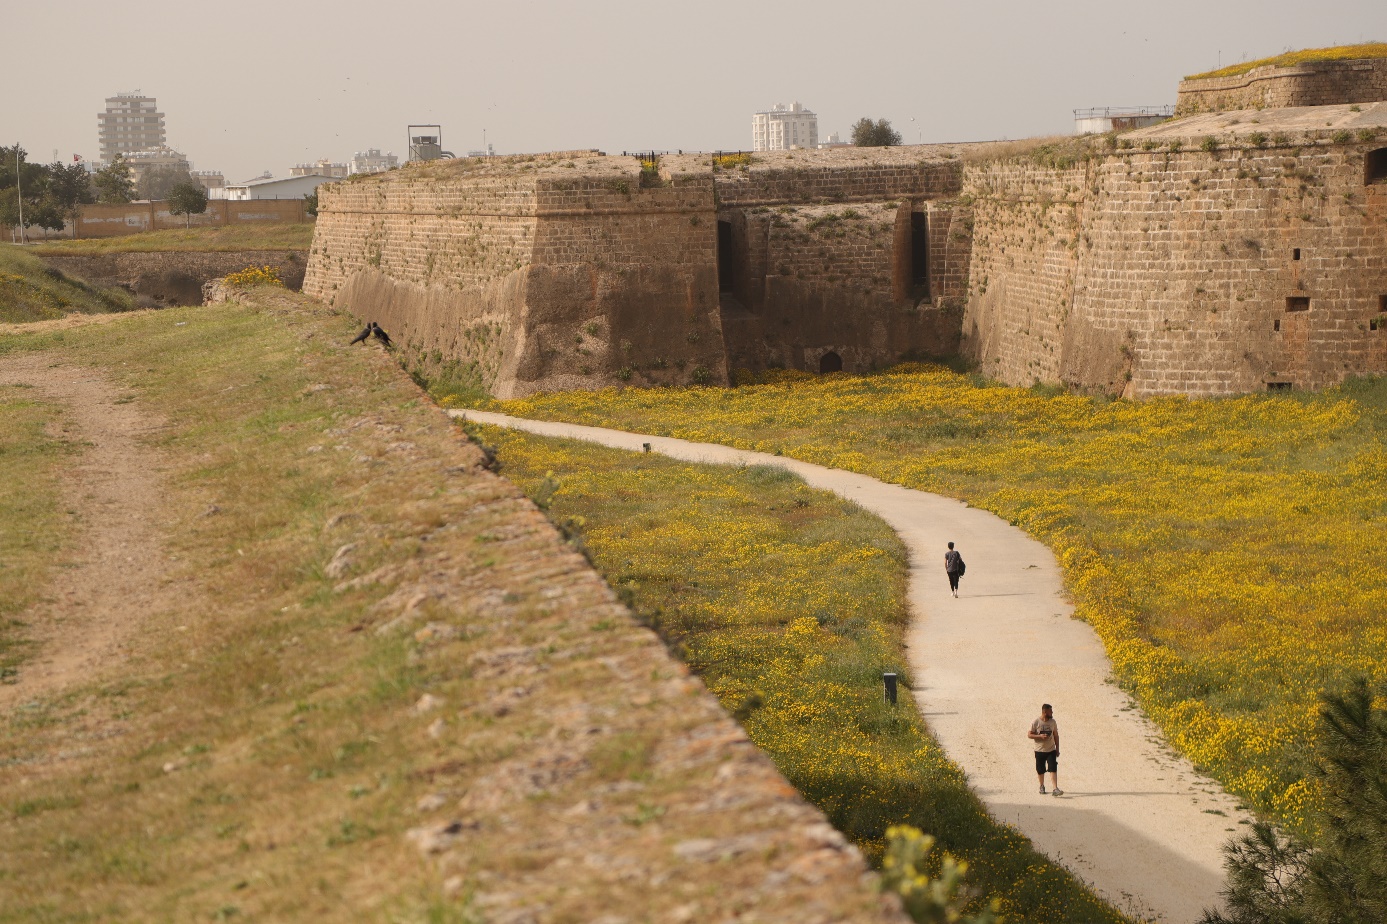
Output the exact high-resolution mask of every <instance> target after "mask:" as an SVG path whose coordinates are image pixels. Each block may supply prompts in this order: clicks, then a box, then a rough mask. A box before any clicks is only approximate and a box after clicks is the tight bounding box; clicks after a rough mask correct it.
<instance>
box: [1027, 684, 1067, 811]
mask: <svg viewBox="0 0 1387 924" xmlns="http://www.w3.org/2000/svg"><path fill="white" fill-rule="evenodd" d="M1026 737H1027V738H1030V739H1031V740H1032V741H1034V742H1035V775H1036V776H1038V777H1039V778H1040V794H1041V795H1042V796H1043V795H1045V772H1046V771H1047V770H1048V771H1049V772H1050V782H1051V784H1052V785H1053V786H1054V790H1053V791H1054V794H1055V795H1057V796H1062V795H1064V790H1063V789H1060V770H1059V762H1060V727H1059V724H1058V723H1057V722H1056V721H1055V711H1054V709H1052V708H1050V704H1049V703H1046V704H1045V705H1043V706H1041V707H1040V718H1038V719H1036V720H1035V721H1034V722H1032V723H1031V730H1030V731H1029V732H1028V733H1027V734H1026Z"/></svg>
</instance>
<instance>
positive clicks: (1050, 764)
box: [1035, 751, 1060, 773]
mask: <svg viewBox="0 0 1387 924" xmlns="http://www.w3.org/2000/svg"><path fill="white" fill-rule="evenodd" d="M1059 765H1060V752H1059V751H1036V752H1035V772H1036V773H1045V772H1047V771H1048V772H1050V773H1058V772H1059Z"/></svg>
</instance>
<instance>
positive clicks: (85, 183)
mask: <svg viewBox="0 0 1387 924" xmlns="http://www.w3.org/2000/svg"><path fill="white" fill-rule="evenodd" d="M46 200H47V203H48V205H49V207H51V208H52V209H54V210H55V211H57V213H58V214H59V215H61V216H62V217H63V219H64V221H67V222H71V223H72V236H73V237H76V236H77V219H78V218H79V217H80V216H81V214H82V206H84V205H90V204H91V203H93V202H95V201H96V196H95V195H94V194H93V193H92V183H91V176H90V175H89V174H88V173H87V168H86V167H85V166H83V165H82V164H62V163H58V162H56V161H54V162H53V163H52V164H50V165H49V166H48V189H47V191H46Z"/></svg>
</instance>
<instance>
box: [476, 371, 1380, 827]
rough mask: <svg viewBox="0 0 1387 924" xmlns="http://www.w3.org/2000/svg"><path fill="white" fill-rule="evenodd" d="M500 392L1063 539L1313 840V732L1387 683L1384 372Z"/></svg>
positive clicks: (1263, 795)
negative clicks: (1156, 380) (1235, 392)
mask: <svg viewBox="0 0 1387 924" xmlns="http://www.w3.org/2000/svg"><path fill="white" fill-rule="evenodd" d="M783 378H784V380H783V381H780V382H776V383H771V384H764V385H756V386H747V387H741V388H735V389H696V388H695V389H652V390H639V389H627V390H624V391H620V390H615V389H609V390H606V391H602V392H573V393H565V394H556V395H538V396H534V397H532V398H528V399H521V400H515V401H508V402H497V403H496V404H495V406H496V407H497V409H500V410H505V411H507V412H509V413H513V414H517V415H519V416H524V417H536V418H543V419H551V420H567V421H571V422H574V423H582V424H589V425H593V426H605V427H616V428H619V429H624V430H633V431H637V432H645V433H654V434H658V435H668V436H676V437H680V438H683V439H688V440H694V441H703V442H718V443H724V444H728V445H733V446H737V447H740V448H745V449H752V450H758V451H762V452H772V453H782V454H784V455H787V456H793V457H795V458H800V459H804V460H806V461H810V462H815V463H818V464H821V465H828V466H833V467H838V468H844V469H848V470H851V471H857V472H862V473H864V474H869V475H873V476H875V477H877V478H881V479H882V480H884V481H887V482H892V483H898V484H903V485H906V486H909V487H914V488H919V489H922V490H929V491H934V492H937V493H941V494H945V495H949V496H953V497H958V498H961V499H964V500H967V501H969V502H970V503H972V504H973V505H974V506H978V507H982V508H984V509H987V510H991V511H993V512H995V513H997V514H998V515H1000V516H1001V517H1003V518H1004V519H1006V520H1008V521H1010V522H1011V523H1013V524H1016V525H1018V526H1020V527H1022V528H1023V529H1025V530H1027V531H1028V532H1030V533H1031V534H1032V535H1035V536H1036V537H1037V538H1039V539H1041V540H1042V541H1044V542H1046V543H1047V544H1048V545H1049V546H1050V547H1051V548H1052V549H1053V550H1054V551H1055V552H1056V555H1057V557H1058V558H1059V561H1060V564H1061V566H1062V567H1063V569H1064V572H1065V579H1066V584H1067V587H1068V589H1069V591H1070V593H1071V594H1072V596H1073V597H1074V599H1075V601H1076V604H1077V614H1078V615H1079V616H1080V617H1081V618H1084V619H1086V620H1088V621H1089V622H1090V623H1091V624H1092V625H1093V626H1094V627H1095V629H1096V630H1097V632H1098V634H1099V636H1100V637H1101V638H1102V640H1103V642H1104V645H1105V647H1106V649H1107V652H1108V654H1109V657H1110V658H1111V659H1112V662H1113V666H1114V673H1115V675H1116V677H1117V679H1118V681H1119V682H1120V683H1121V684H1122V686H1123V687H1124V688H1125V689H1126V690H1128V691H1129V692H1131V693H1132V695H1133V696H1134V697H1135V698H1136V699H1137V700H1138V702H1139V703H1140V704H1141V706H1142V708H1143V709H1144V710H1145V711H1146V713H1147V714H1148V715H1150V716H1151V717H1152V718H1153V719H1154V720H1155V721H1156V722H1157V724H1158V725H1160V727H1161V729H1162V731H1163V732H1164V733H1165V734H1166V736H1167V738H1168V740H1169V741H1170V742H1171V743H1172V744H1173V745H1174V746H1175V747H1176V748H1177V749H1179V750H1181V751H1182V752H1184V753H1185V754H1186V755H1187V756H1189V757H1190V758H1191V759H1192V760H1193V762H1194V763H1195V764H1196V765H1197V766H1199V767H1202V768H1203V769H1204V770H1205V771H1207V772H1208V773H1210V774H1211V775H1213V776H1214V777H1215V778H1216V779H1218V780H1219V781H1220V782H1222V783H1223V784H1224V785H1225V787H1226V788H1227V789H1228V790H1229V791H1231V792H1233V793H1235V794H1236V795H1238V796H1239V797H1241V798H1242V799H1244V800H1245V801H1246V802H1247V804H1248V805H1250V806H1252V807H1254V808H1255V809H1256V810H1257V811H1259V812H1261V813H1263V814H1265V815H1267V816H1270V817H1272V818H1275V819H1276V820H1277V821H1279V822H1281V823H1283V824H1285V825H1288V826H1289V827H1291V828H1292V829H1294V830H1297V831H1300V832H1302V833H1305V834H1307V836H1313V830H1312V828H1313V819H1314V817H1315V811H1314V810H1315V807H1316V805H1317V803H1318V799H1319V795H1318V789H1317V784H1316V781H1315V778H1314V776H1313V775H1312V774H1311V773H1310V766H1311V755H1310V747H1309V743H1308V741H1307V739H1306V736H1305V735H1304V734H1303V729H1304V728H1305V727H1308V723H1310V722H1311V721H1312V720H1313V717H1314V715H1315V712H1316V710H1317V708H1318V702H1319V697H1320V695H1321V694H1322V693H1324V692H1326V691H1333V690H1338V689H1342V688H1344V687H1345V686H1346V685H1347V684H1348V683H1349V682H1350V681H1351V679H1352V678H1353V677H1355V676H1360V675H1361V676H1368V677H1370V678H1376V679H1378V680H1387V632H1384V631H1383V628H1382V622H1381V614H1382V613H1384V612H1387V569H1384V568H1383V567H1382V562H1383V542H1382V538H1383V536H1384V534H1385V532H1384V531H1385V530H1387V453H1384V450H1383V446H1384V442H1385V441H1387V379H1376V380H1357V381H1352V382H1349V383H1348V384H1346V385H1345V386H1343V387H1342V388H1338V389H1332V390H1329V391H1327V392H1325V393H1322V394H1305V393H1302V394H1293V395H1289V396H1280V395H1277V396H1273V395H1266V394H1258V395H1248V396H1242V397H1236V398H1228V399H1220V400H1188V399H1185V398H1179V397H1172V398H1163V399H1153V400H1149V401H1141V402H1130V401H1109V400H1105V399H1100V398H1089V397H1082V396H1078V395H1070V394H1063V393H1056V392H1054V391H1052V390H1046V389H1021V388H1003V387H998V386H992V385H989V384H988V383H985V382H981V381H978V380H976V379H975V378H971V377H968V376H962V375H957V374H954V373H950V372H947V371H945V370H942V369H939V368H937V367H911V366H906V367H901V368H898V369H896V370H891V371H888V372H885V373H881V374H876V375H861V376H846V375H838V376H828V377H817V376H803V375H800V376H785V377H783Z"/></svg>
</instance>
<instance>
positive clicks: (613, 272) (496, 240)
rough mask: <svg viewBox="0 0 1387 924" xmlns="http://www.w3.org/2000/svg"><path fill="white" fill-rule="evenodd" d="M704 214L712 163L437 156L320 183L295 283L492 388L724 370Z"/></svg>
mask: <svg viewBox="0 0 1387 924" xmlns="http://www.w3.org/2000/svg"><path fill="white" fill-rule="evenodd" d="M713 227H714V208H713V189H712V181H711V177H710V176H703V177H687V176H683V175H676V174H672V173H665V174H664V175H662V176H660V177H654V178H652V177H648V176H647V177H643V176H642V173H641V169H640V162H639V161H637V160H636V159H634V158H607V157H601V156H597V155H595V154H593V153H592V152H579V153H574V154H572V155H569V154H555V155H546V156H545V157H542V158H502V159H493V160H473V161H459V162H439V163H434V164H430V165H424V166H416V167H412V168H410V169H408V170H402V171H393V172H390V173H386V174H379V175H375V176H371V177H366V178H363V179H362V180H360V181H352V182H347V183H342V184H335V185H334V186H332V187H329V188H325V189H324V191H323V192H322V193H321V204H320V223H319V226H318V230H317V232H316V234H315V238H314V245H313V249H312V252H311V254H310V258H309V273H308V279H307V282H306V283H305V291H307V292H308V293H309V294H311V295H315V296H317V297H319V298H323V299H325V300H328V301H329V302H332V303H334V304H337V305H339V306H342V307H346V308H348V309H350V310H352V311H354V312H355V313H357V314H358V315H359V316H361V317H362V318H364V319H368V320H376V321H378V322H379V323H381V324H382V325H383V326H385V327H386V328H387V329H388V330H392V331H396V332H398V335H397V339H399V340H400V342H401V343H402V345H404V346H405V348H406V349H408V350H409V351H410V352H411V353H412V354H413V356H414V358H415V360H416V362H418V363H419V364H420V365H423V366H424V367H426V368H429V369H432V370H434V371H436V372H440V373H443V374H446V375H449V376H450V377H453V378H463V379H470V380H472V381H474V382H475V384H476V385H478V386H479V387H481V388H484V389H486V390H488V391H490V392H492V393H494V394H496V395H498V396H502V397H507V396H515V395H523V394H528V393H530V392H533V391H537V390H541V389H560V388H591V387H600V386H602V385H609V384H616V383H619V382H627V381H633V380H634V383H635V384H676V383H687V382H691V381H725V380H726V375H727V373H726V366H725V362H724V358H723V353H722V348H721V331H720V328H719V318H718V314H717V308H718V306H717V287H716V286H717V283H716V272H717V270H716V266H715V251H714V242H713V237H712V234H713V231H712V229H713Z"/></svg>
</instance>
